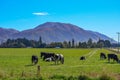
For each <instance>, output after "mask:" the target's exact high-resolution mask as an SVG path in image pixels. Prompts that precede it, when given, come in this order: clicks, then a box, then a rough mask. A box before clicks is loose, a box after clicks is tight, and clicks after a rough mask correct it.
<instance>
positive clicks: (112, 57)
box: [80, 52, 120, 63]
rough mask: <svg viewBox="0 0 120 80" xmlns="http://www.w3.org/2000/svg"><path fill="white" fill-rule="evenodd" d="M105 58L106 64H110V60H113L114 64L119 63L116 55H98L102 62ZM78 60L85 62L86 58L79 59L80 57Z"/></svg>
mask: <svg viewBox="0 0 120 80" xmlns="http://www.w3.org/2000/svg"><path fill="white" fill-rule="evenodd" d="M107 58H108V62H110V60H111V59H112V60H113V62H114V61H116V62H118V63H119V62H120V60H119V58H118V56H117V55H116V54H114V53H111V54H107V56H106V54H105V53H103V52H101V53H100V59H101V60H102V59H107ZM80 60H86V57H85V56H81V57H80Z"/></svg>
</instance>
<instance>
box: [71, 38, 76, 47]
mask: <svg viewBox="0 0 120 80" xmlns="http://www.w3.org/2000/svg"><path fill="white" fill-rule="evenodd" d="M74 47H75V41H74V39H72V48H74Z"/></svg>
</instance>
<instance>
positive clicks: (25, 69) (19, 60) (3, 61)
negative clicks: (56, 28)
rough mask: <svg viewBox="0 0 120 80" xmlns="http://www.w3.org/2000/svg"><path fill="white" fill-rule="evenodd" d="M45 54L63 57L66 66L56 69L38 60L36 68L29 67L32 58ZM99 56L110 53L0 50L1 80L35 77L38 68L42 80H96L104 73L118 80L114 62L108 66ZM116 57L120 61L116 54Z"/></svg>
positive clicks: (89, 50)
mask: <svg viewBox="0 0 120 80" xmlns="http://www.w3.org/2000/svg"><path fill="white" fill-rule="evenodd" d="M44 51H46V52H54V53H60V54H63V55H64V58H65V61H64V62H65V63H64V64H63V65H61V64H59V65H55V64H54V62H49V63H47V62H45V61H43V60H42V59H41V58H40V57H39V58H38V63H37V65H34V66H30V64H31V55H36V56H40V52H44ZM100 52H104V53H106V54H108V53H112V52H111V51H109V50H106V49H51V48H50V49H39V48H37V49H36V48H28V49H27V48H1V49H0V75H1V77H0V78H4V77H6V78H7V79H9V78H10V77H11V78H14V79H18V78H21V74H22V73H23V76H24V77H25V78H32V77H36V73H37V71H36V70H37V66H38V65H40V67H41V76H42V77H43V78H45V80H47V79H48V78H49V77H50V76H53V75H55V74H57V75H64V76H71V75H73V76H78V75H80V74H83V73H84V74H86V75H89V76H90V77H97V76H100V75H102V74H103V72H105V73H106V74H108V75H111V76H113V77H115V78H117V77H118V76H119V72H120V67H119V66H120V64H118V63H117V62H111V63H108V60H107V59H106V60H100ZM82 55H85V56H86V60H85V61H80V60H79V58H80V56H82ZM118 57H119V58H120V55H119V54H118ZM26 65H27V66H26ZM111 66H112V67H111Z"/></svg>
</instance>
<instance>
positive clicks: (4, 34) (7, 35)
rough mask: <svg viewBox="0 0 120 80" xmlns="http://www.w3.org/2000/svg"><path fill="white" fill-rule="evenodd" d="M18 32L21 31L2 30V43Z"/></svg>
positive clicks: (0, 33)
mask: <svg viewBox="0 0 120 80" xmlns="http://www.w3.org/2000/svg"><path fill="white" fill-rule="evenodd" d="M18 32H19V31H17V30H14V29H5V28H0V43H1V42H4V41H6V40H7V39H8V38H10V36H12V35H13V34H15V33H18Z"/></svg>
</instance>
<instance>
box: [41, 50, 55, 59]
mask: <svg viewBox="0 0 120 80" xmlns="http://www.w3.org/2000/svg"><path fill="white" fill-rule="evenodd" d="M50 57H54V53H47V52H41V58H43V61H45V59H47V58H50Z"/></svg>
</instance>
